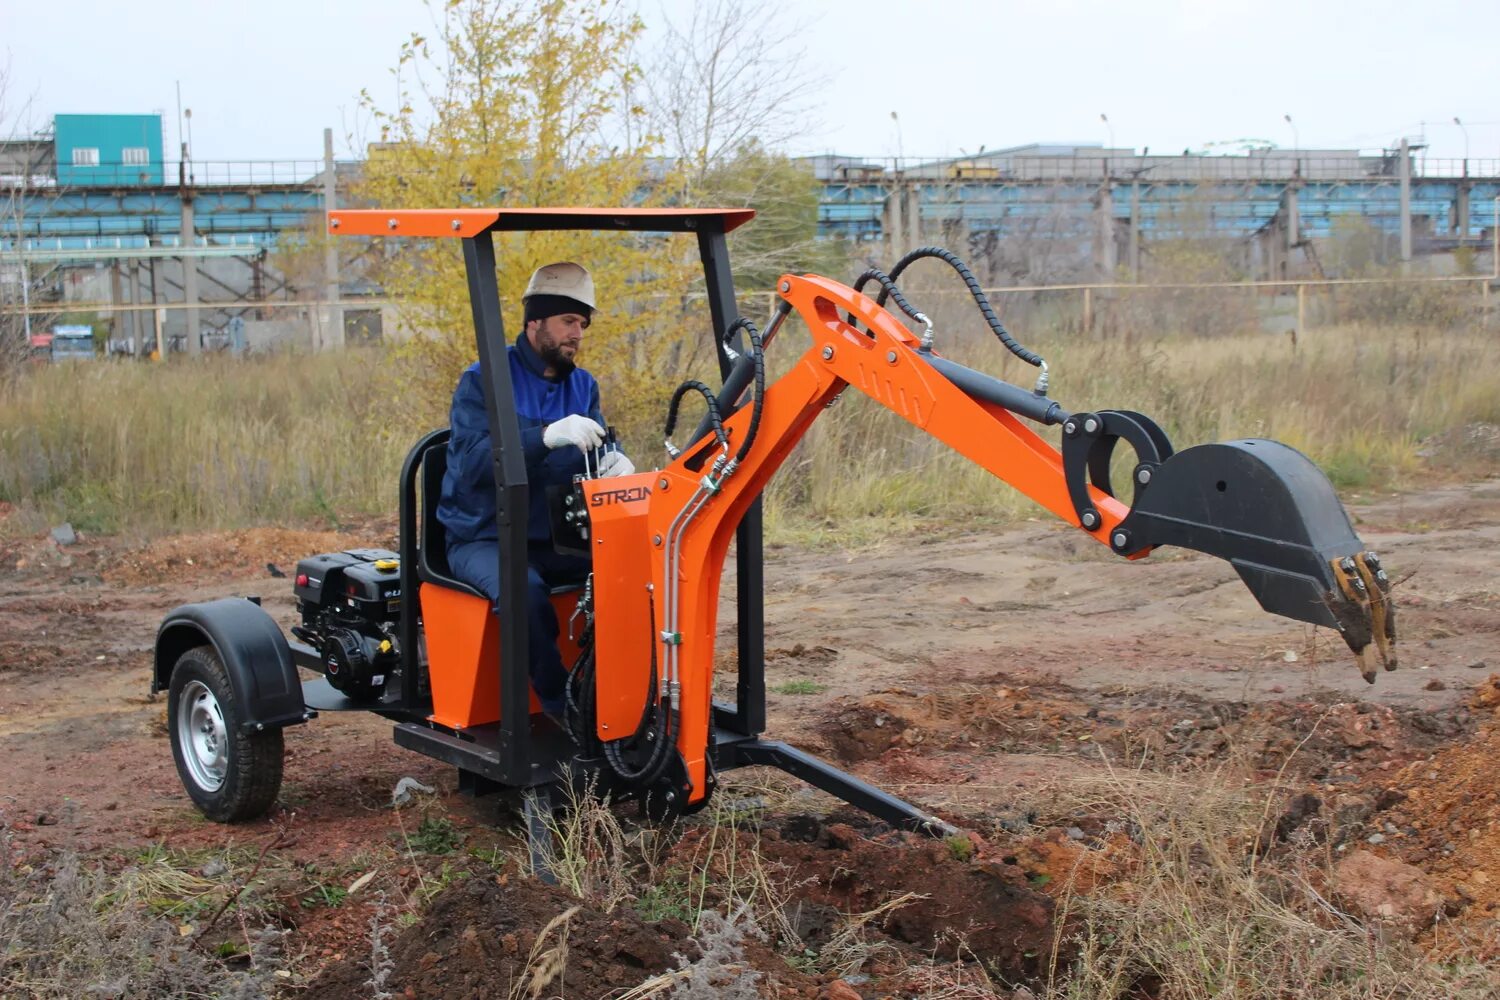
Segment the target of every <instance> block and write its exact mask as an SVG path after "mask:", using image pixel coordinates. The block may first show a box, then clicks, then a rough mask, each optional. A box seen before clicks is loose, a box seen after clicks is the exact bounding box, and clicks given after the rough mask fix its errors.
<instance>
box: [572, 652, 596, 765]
mask: <svg viewBox="0 0 1500 1000" xmlns="http://www.w3.org/2000/svg"><path fill="white" fill-rule="evenodd" d="M579 646H580V647H582V652H580V653H579V654H578V661H577V662H576V663H575V664H574V665H573V669H572V671H571V672H570V673H569V674H568V683H567V685H566V687H565V688H564V691H565V693H566V695H567V708H566V712H565V716H564V722H566V723H567V728H568V734H569V735H571V736H572V737H573V742H574V743H576V744H578V747H579V749H581V750H582V751H583V752H584V754H585V755H587V756H593V755H595V754H597V753H598V752H599V738H598V737H597V736H596V735H595V729H596V725H597V720H598V690H597V689H596V688H595V686H594V675H595V670H594V667H595V664H596V662H597V661H596V659H595V657H594V630H593V628H592V627H590V628H589V629H587V630H586V631H585V632H584V634H583V637H582V638H581V639H580V640H579Z"/></svg>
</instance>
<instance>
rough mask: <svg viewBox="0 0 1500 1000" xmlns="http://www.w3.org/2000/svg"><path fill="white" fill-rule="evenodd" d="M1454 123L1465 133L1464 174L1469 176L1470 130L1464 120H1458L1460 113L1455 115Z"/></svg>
mask: <svg viewBox="0 0 1500 1000" xmlns="http://www.w3.org/2000/svg"><path fill="white" fill-rule="evenodd" d="M1453 124H1455V125H1457V126H1458V128H1459V131H1461V132H1462V133H1463V134H1464V176H1465V177H1467V176H1469V130H1468V128H1467V127H1466V126H1465V125H1464V123H1463V122H1461V121H1459V120H1458V115H1454V116H1453Z"/></svg>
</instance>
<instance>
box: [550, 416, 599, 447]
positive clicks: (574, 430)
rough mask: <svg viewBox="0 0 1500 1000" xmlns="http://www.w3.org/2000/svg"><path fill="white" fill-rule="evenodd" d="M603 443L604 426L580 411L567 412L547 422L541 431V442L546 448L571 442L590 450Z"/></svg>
mask: <svg viewBox="0 0 1500 1000" xmlns="http://www.w3.org/2000/svg"><path fill="white" fill-rule="evenodd" d="M603 443H604V428H603V427H600V426H599V425H598V424H596V423H595V422H594V421H592V420H590V419H589V418H588V417H585V416H584V415H583V414H581V413H573V414H569V415H568V416H566V417H563V418H562V419H561V420H557V421H554V422H552V423H550V424H548V425H547V427H546V429H545V430H543V431H542V444H544V445H546V446H547V447H548V448H561V447H562V446H563V445H565V444H571V445H573V446H575V447H577V448H582V449H583V450H584V451H592V450H593V449H595V448H597V447H599V446H600V445H601V444H603Z"/></svg>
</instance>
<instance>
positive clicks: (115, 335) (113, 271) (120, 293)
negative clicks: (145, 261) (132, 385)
mask: <svg viewBox="0 0 1500 1000" xmlns="http://www.w3.org/2000/svg"><path fill="white" fill-rule="evenodd" d="M124 269H125V265H124V264H122V263H121V262H120V261H115V262H114V263H113V264H111V265H110V267H109V304H110V305H112V306H114V308H113V309H111V310H110V313H109V339H110V340H123V339H125V337H126V336H128V334H127V333H126V332H125V323H126V322H127V317H128V316H129V315H130V314H129V313H126V312H122V311H121V310H120V306H122V305H124V304H125V283H124V281H123V280H122V277H123V276H122V275H121V274H120V272H121V271H123V270H124ZM105 353H106V354H108V353H109V348H108V346H106V347H105Z"/></svg>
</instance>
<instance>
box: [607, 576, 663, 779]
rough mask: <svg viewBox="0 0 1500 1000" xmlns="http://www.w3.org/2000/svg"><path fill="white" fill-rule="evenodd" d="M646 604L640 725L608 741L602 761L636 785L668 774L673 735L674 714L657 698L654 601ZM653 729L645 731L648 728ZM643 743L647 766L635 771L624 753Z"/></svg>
mask: <svg viewBox="0 0 1500 1000" xmlns="http://www.w3.org/2000/svg"><path fill="white" fill-rule="evenodd" d="M647 604H648V606H649V608H650V618H651V680H650V683H649V684H647V686H646V704H645V706H644V707H643V708H642V709H641V721H640V724H639V725H637V726H636V731H635V735H633V736H627V737H625V738H624V739H619V740H611V741H610V742H608V743H606V744H604V759H605V760H607V761H608V762H609V766H610V768H611V769H612V770H613V771H614V772H615V774H617V775H619V776H620V777H621V778H623V779H625V780H626V781H628V782H630V783H631V784H635V785H643V786H644V785H651V784H654V783H655V782H656V781H657V779H659V778H660V777H661V776H662V775H663V774H665V773H666V771H667V764H668V762H669V761H670V760H671V759H672V750H673V744H674V743H675V742H676V741H675V740H674V739H673V738H672V732H673V730H674V729H675V728H676V726H674V725H673V722H674V719H673V715H674V713H673V712H672V710H671V705H670V704H669V702H668V700H667V699H666V698H659V699H658V696H657V684H658V680H659V678H660V676H661V675H660V673H659V672H658V669H657V661H656V641H657V635H656V598H655V596H651V595H648V597H647ZM648 726H649V727H652V728H647V727H648ZM642 739H645V740H647V741H648V742H650V743H652V747H651V751H650V756H649V757H647V758H646V763H644V764H642V765H641V766H640V767H638V768H633V767H631V766H630V765H629V764H627V763H625V757H624V749H625V747H627V746H638V745H639V744H640V741H641V740H642Z"/></svg>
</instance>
